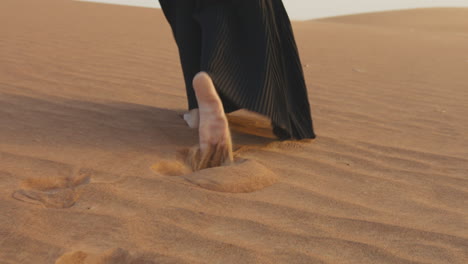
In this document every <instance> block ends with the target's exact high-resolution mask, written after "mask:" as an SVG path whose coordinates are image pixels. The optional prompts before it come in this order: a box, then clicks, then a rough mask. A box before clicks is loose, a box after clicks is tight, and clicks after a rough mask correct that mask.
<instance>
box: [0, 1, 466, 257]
mask: <svg viewBox="0 0 468 264" xmlns="http://www.w3.org/2000/svg"><path fill="white" fill-rule="evenodd" d="M0 24H1V25H2V26H1V27H0V53H1V56H0V178H1V181H0V263H2V264H10V263H15V264H16V263H31V264H41V263H52V264H53V263H57V264H70V263H87V264H97V263H101V264H110V263H112V264H116V263H117V264H120V263H124V264H129V263H132V264H136V263H360V264H361V263H467V259H468V228H467V227H468V225H467V224H468V218H467V216H468V202H467V201H468V115H467V113H468V112H467V111H468V110H467V109H468V108H467V106H468V103H467V102H468V77H467V76H468V75H467V74H466V73H467V69H468V26H467V25H468V9H415V10H407V11H395V12H383V13H375V14H366V15H355V16H346V17H336V18H328V19H321V20H312V21H306V22H295V23H294V30H295V32H296V35H297V36H296V37H297V41H298V45H299V49H300V53H301V56H302V60H303V64H304V71H305V75H306V80H307V84H308V86H309V89H310V93H309V96H310V101H311V105H312V112H313V116H314V118H315V126H316V129H317V134H318V138H317V139H316V140H313V141H301V142H293V141H286V142H277V141H275V140H274V139H273V138H272V135H271V133H270V131H269V128H268V122H267V120H265V119H262V118H260V117H258V116H255V115H251V114H248V113H237V114H234V115H233V116H231V117H230V118H229V119H230V124H231V128H232V134H233V141H234V147H235V158H236V163H235V164H234V165H232V166H230V167H221V168H216V169H208V170H203V171H199V172H196V173H193V172H192V171H191V170H190V169H189V168H188V167H187V166H186V165H185V163H184V158H185V157H186V153H187V150H188V149H189V148H190V147H192V146H194V145H196V143H197V138H198V136H197V132H196V131H195V130H192V129H190V128H188V127H187V126H186V125H185V123H184V121H183V120H182V119H181V118H180V116H179V115H180V114H181V113H182V112H183V111H184V110H185V108H186V99H185V91H184V84H183V80H182V74H181V70H180V65H179V60H178V54H177V50H176V47H175V44H174V41H173V39H172V36H171V32H170V30H169V27H168V25H167V24H166V22H165V20H164V17H163V15H162V13H161V11H160V10H156V9H147V8H137V7H125V6H111V5H104V4H96V3H84V2H73V1H65V0H41V1H24V0H21V1H20V0H2V1H1V2H0ZM184 155H185V156H184Z"/></svg>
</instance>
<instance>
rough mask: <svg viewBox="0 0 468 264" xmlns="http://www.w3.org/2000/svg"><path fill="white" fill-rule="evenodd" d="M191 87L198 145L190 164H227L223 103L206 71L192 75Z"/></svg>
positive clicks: (228, 138)
mask: <svg viewBox="0 0 468 264" xmlns="http://www.w3.org/2000/svg"><path fill="white" fill-rule="evenodd" d="M193 87H194V89H195V94H196V96H197V101H198V107H199V114H200V125H199V128H198V131H199V140H200V142H199V143H200V146H199V150H198V151H197V154H196V156H197V158H195V160H197V161H199V162H195V163H196V164H194V163H193V162H192V167H193V169H194V170H200V169H204V168H210V167H217V166H221V165H227V164H229V163H231V162H232V161H233V155H232V139H231V133H230V131H229V125H228V121H227V118H226V114H225V113H224V109H223V103H222V102H221V99H220V98H219V96H218V93H217V92H216V89H215V87H214V84H213V81H212V80H211V78H210V76H209V75H208V74H207V73H206V72H200V73H198V74H197V75H196V76H195V78H194V79H193Z"/></svg>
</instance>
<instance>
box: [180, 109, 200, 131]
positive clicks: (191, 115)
mask: <svg viewBox="0 0 468 264" xmlns="http://www.w3.org/2000/svg"><path fill="white" fill-rule="evenodd" d="M183 118H184V120H185V122H186V123H187V125H188V126H189V127H190V128H198V125H199V123H200V111H199V110H198V108H196V109H192V110H190V111H188V112H187V113H185V114H184V116H183Z"/></svg>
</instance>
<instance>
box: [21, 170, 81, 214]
mask: <svg viewBox="0 0 468 264" xmlns="http://www.w3.org/2000/svg"><path fill="white" fill-rule="evenodd" d="M89 180H90V177H89V176H88V175H79V176H76V177H47V178H31V179H26V180H24V181H23V182H22V183H21V187H22V188H21V189H20V190H17V191H15V192H14V193H13V198H15V199H17V200H19V201H23V202H27V203H33V204H41V205H43V206H45V207H47V208H70V207H72V206H73V205H74V204H75V202H76V201H77V200H78V198H79V192H78V191H77V188H78V187H79V186H81V185H84V184H87V183H89Z"/></svg>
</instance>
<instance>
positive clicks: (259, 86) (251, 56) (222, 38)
mask: <svg viewBox="0 0 468 264" xmlns="http://www.w3.org/2000/svg"><path fill="white" fill-rule="evenodd" d="M160 3H161V7H162V9H163V11H164V14H165V16H166V18H167V20H168V22H169V23H170V25H171V27H172V30H173V33H174V37H175V40H176V42H177V45H178V47H179V54H180V59H181V64H182V69H183V73H184V77H185V83H186V88H187V98H188V104H189V109H194V108H197V107H198V106H197V101H196V97H195V93H194V90H193V87H192V79H193V77H194V76H195V74H197V73H198V72H200V71H206V72H207V73H208V74H209V75H210V76H211V78H212V79H213V82H214V84H215V86H216V90H217V92H218V94H219V96H220V97H221V100H222V101H223V105H224V108H225V112H226V113H229V112H232V111H235V110H238V109H241V108H245V109H248V110H251V111H254V112H257V113H260V114H263V115H266V116H268V117H270V118H271V120H272V123H273V125H274V130H273V131H274V132H275V134H276V135H277V136H278V137H280V138H282V139H286V138H296V139H303V138H315V134H314V130H313V126H312V118H311V113H310V106H309V101H308V97H307V89H306V84H305V80H304V74H303V71H302V65H301V61H300V59H299V54H298V51H297V47H296V42H295V39H294V35H293V31H292V28H291V23H290V20H289V17H288V15H287V13H286V10H285V8H284V6H283V3H282V1H281V0H160Z"/></svg>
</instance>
